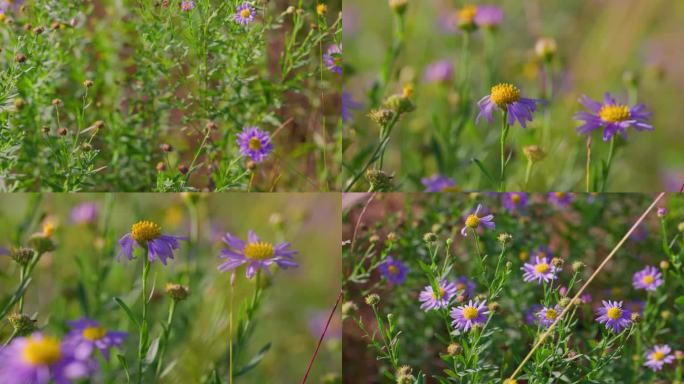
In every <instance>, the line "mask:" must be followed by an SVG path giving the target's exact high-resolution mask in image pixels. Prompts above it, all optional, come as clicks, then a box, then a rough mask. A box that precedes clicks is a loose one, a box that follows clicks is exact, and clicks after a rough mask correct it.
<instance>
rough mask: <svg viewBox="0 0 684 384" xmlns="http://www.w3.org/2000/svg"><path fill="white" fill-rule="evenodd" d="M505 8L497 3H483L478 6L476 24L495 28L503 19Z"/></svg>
mask: <svg viewBox="0 0 684 384" xmlns="http://www.w3.org/2000/svg"><path fill="white" fill-rule="evenodd" d="M503 16H504V14H503V10H502V9H501V8H500V7H497V6H496V5H490V4H481V5H478V6H477V13H475V24H477V25H478V26H479V27H483V28H490V29H494V28H497V27H498V26H499V25H500V24H501V22H502V21H503Z"/></svg>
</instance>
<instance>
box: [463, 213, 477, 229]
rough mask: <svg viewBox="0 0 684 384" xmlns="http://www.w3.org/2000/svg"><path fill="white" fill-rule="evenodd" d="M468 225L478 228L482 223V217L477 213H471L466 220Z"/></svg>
mask: <svg viewBox="0 0 684 384" xmlns="http://www.w3.org/2000/svg"><path fill="white" fill-rule="evenodd" d="M465 224H466V227H469V228H477V227H478V226H479V225H480V218H479V217H477V216H475V215H469V216H468V217H467V218H466V221H465Z"/></svg>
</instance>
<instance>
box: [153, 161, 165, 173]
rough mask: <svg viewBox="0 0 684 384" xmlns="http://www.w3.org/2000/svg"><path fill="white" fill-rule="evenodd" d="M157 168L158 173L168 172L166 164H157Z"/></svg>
mask: <svg viewBox="0 0 684 384" xmlns="http://www.w3.org/2000/svg"><path fill="white" fill-rule="evenodd" d="M155 168H156V170H157V172H164V171H166V163H164V162H163V161H160V162H158V163H157V166H156V167H155Z"/></svg>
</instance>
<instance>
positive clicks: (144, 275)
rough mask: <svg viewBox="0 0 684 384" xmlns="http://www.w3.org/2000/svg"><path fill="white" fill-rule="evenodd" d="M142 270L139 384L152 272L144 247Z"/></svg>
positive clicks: (144, 346)
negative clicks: (150, 273) (148, 277)
mask: <svg viewBox="0 0 684 384" xmlns="http://www.w3.org/2000/svg"><path fill="white" fill-rule="evenodd" d="M143 251H144V252H143V270H142V293H141V295H142V321H141V322H140V341H139V343H138V384H141V383H142V382H143V364H144V360H145V354H146V353H147V294H146V293H147V276H148V275H149V272H150V260H149V259H148V258H147V247H143Z"/></svg>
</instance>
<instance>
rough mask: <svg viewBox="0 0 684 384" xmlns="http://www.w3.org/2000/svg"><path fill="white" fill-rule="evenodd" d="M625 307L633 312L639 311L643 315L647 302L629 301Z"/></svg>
mask: <svg viewBox="0 0 684 384" xmlns="http://www.w3.org/2000/svg"><path fill="white" fill-rule="evenodd" d="M625 307H626V308H627V309H629V310H630V311H631V312H632V313H638V314H640V315H643V313H644V307H646V303H644V302H643V301H628V302H626V303H625Z"/></svg>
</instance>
